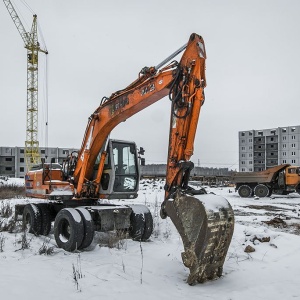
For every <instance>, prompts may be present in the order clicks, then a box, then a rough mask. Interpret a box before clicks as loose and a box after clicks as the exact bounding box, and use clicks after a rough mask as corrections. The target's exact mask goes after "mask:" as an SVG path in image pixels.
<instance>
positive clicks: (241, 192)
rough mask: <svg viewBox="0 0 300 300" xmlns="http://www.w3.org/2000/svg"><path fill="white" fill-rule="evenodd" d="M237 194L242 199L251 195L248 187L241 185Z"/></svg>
mask: <svg viewBox="0 0 300 300" xmlns="http://www.w3.org/2000/svg"><path fill="white" fill-rule="evenodd" d="M238 193H239V195H240V197H242V198H248V197H250V196H251V195H252V189H251V188H250V186H249V185H241V186H240V187H239V189H238Z"/></svg>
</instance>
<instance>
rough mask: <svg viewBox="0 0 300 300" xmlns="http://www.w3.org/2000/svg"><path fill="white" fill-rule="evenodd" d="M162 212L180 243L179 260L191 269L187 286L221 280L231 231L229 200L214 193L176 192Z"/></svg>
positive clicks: (231, 219) (231, 211)
mask: <svg viewBox="0 0 300 300" xmlns="http://www.w3.org/2000/svg"><path fill="white" fill-rule="evenodd" d="M165 211H166V213H167V215H168V216H169V217H170V218H171V220H172V222H173V223H174V225H175V227H176V228H177V230H178V232H179V234H180V236H181V238H182V241H183V245H184V252H183V253H182V261H183V263H184V265H185V266H186V267H187V268H189V269H190V274H189V277H188V280H187V282H188V284H190V285H193V284H195V283H196V282H200V283H202V282H205V281H207V280H213V279H215V278H218V277H220V276H221V275H222V271H223V264H224V261H225V257H226V254H227V251H228V248H229V245H230V242H231V238H232V234H233V229H234V214H233V210H232V208H231V206H230V204H229V203H228V201H227V200H226V199H225V198H223V197H221V196H216V195H213V194H204V195H189V194H185V193H184V192H182V191H177V192H176V193H175V194H174V197H173V199H168V200H167V201H166V203H165Z"/></svg>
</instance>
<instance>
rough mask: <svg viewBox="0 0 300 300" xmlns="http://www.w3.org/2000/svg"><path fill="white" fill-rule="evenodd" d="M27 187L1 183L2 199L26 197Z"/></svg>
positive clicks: (0, 195)
mask: <svg viewBox="0 0 300 300" xmlns="http://www.w3.org/2000/svg"><path fill="white" fill-rule="evenodd" d="M24 197H25V188H24V187H23V186H18V185H14V184H12V185H0V200H3V199H13V198H24Z"/></svg>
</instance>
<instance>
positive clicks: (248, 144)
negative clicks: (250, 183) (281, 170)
mask: <svg viewBox="0 0 300 300" xmlns="http://www.w3.org/2000/svg"><path fill="white" fill-rule="evenodd" d="M280 164H291V165H299V164H300V126H299V125H298V126H287V127H278V128H272V129H261V130H247V131H239V171H240V172H253V171H255V172H256V171H262V170H265V169H267V168H270V167H273V166H276V165H280Z"/></svg>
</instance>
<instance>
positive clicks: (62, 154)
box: [0, 147, 76, 178]
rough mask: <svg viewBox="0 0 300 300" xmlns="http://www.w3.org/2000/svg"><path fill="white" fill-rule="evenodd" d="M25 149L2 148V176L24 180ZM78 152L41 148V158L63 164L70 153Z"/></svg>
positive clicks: (0, 161) (0, 154) (69, 149)
mask: <svg viewBox="0 0 300 300" xmlns="http://www.w3.org/2000/svg"><path fill="white" fill-rule="evenodd" d="M24 151H25V148H24V147H0V176H7V177H16V178H24V177H25V173H26V162H25V157H24ZM72 151H76V149H73V148H50V147H49V148H40V155H41V157H43V158H45V159H46V162H50V161H51V159H52V158H54V159H55V162H58V163H60V164H61V163H62V162H63V160H64V159H65V158H66V157H67V155H68V154H69V153H71V152H72Z"/></svg>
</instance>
